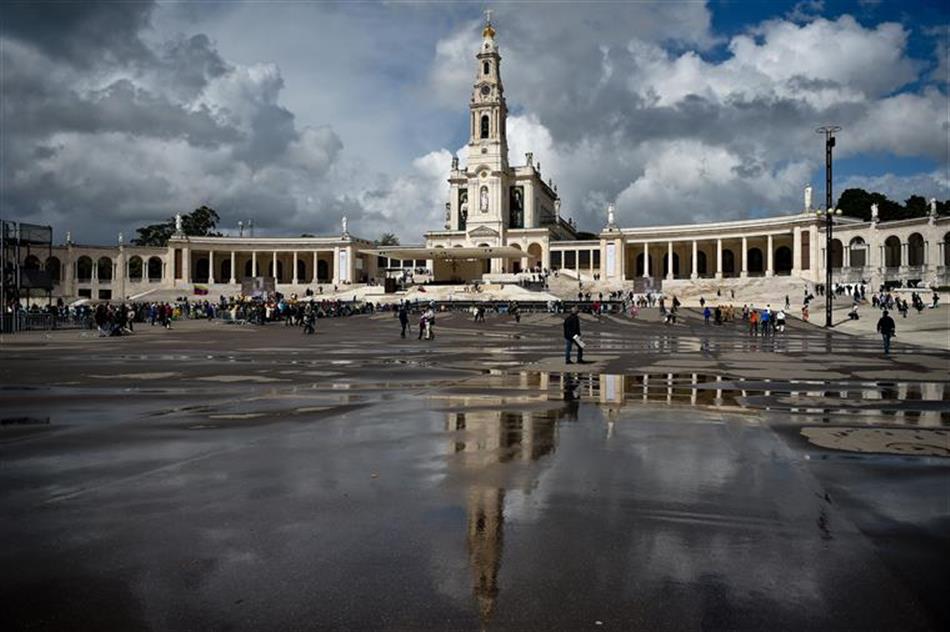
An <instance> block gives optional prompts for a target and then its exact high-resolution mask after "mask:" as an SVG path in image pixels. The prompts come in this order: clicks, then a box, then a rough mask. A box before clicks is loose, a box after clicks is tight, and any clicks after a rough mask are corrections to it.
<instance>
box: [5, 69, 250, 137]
mask: <svg viewBox="0 0 950 632" xmlns="http://www.w3.org/2000/svg"><path fill="white" fill-rule="evenodd" d="M38 79H39V80H38V81H37V82H36V84H35V85H36V88H37V89H36V90H35V91H32V92H29V93H24V92H25V91H23V90H22V87H23V84H18V85H16V86H11V85H9V84H7V83H6V82H4V85H3V88H4V90H5V92H6V94H7V98H6V99H4V105H3V109H4V119H5V120H7V121H16V128H15V130H14V131H13V133H14V135H15V137H17V138H22V137H24V136H32V137H36V138H43V137H47V136H49V135H51V134H53V133H58V132H77V133H83V134H97V133H104V132H120V133H126V134H132V135H136V136H145V137H153V138H165V139H172V138H181V139H183V140H186V141H187V142H189V143H191V144H194V145H199V146H216V145H218V144H221V143H227V142H234V141H236V140H238V139H239V138H241V134H240V133H239V132H238V131H237V130H236V129H234V128H230V127H225V126H222V125H220V124H218V122H216V121H215V119H214V118H212V116H211V115H210V113H209V112H208V111H207V109H198V110H196V111H188V110H186V109H184V108H182V107H181V106H178V105H175V104H173V103H170V102H169V101H168V100H167V99H165V98H164V97H162V96H160V95H155V94H152V93H150V92H148V91H146V90H143V89H141V88H138V87H136V86H135V85H134V84H133V83H132V82H131V81H130V80H128V79H121V80H119V81H116V82H115V83H112V84H111V85H109V86H107V87H106V88H104V89H102V90H97V91H95V92H93V93H91V94H90V95H89V96H88V97H85V96H80V95H79V94H77V93H76V92H75V91H73V90H68V89H62V86H57V85H55V84H52V85H51V84H48V83H45V82H43V81H42V79H41V78H38ZM11 88H13V89H11ZM17 88H20V89H17Z"/></svg>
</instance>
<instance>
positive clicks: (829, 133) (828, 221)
mask: <svg viewBox="0 0 950 632" xmlns="http://www.w3.org/2000/svg"><path fill="white" fill-rule="evenodd" d="M840 131H841V126H840V125H824V126H822V127H819V128H818V129H816V130H815V132H817V133H818V134H824V136H825V327H833V326H834V324H833V322H832V318H831V299H832V288H831V282H832V281H831V262H832V259H831V242H832V232H833V231H834V216H835V207H834V200H833V199H832V191H831V160H832V156H831V150H832V149H834V146H835V132H840ZM838 214H839V215H840V214H841V211H838ZM842 255H843V253H842Z"/></svg>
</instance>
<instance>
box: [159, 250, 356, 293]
mask: <svg viewBox="0 0 950 632" xmlns="http://www.w3.org/2000/svg"><path fill="white" fill-rule="evenodd" d="M174 256H175V270H174V279H172V281H173V282H185V283H191V282H194V283H207V284H209V285H213V284H216V283H227V284H231V285H234V284H237V283H240V282H241V280H242V279H243V278H245V277H261V276H266V277H273V278H275V279H277V282H278V283H289V284H291V285H308V284H318V283H348V282H354V281H357V280H358V279H357V273H358V262H359V261H360V259H359V258H358V257H357V255H356V252H355V250H354V249H352V248H345V247H332V248H315V249H306V250H304V249H293V250H278V249H269V250H262V249H227V250H225V249H223V248H220V247H217V248H201V247H198V246H184V247H182V248H179V249H176V252H175V255H174ZM203 260H204V261H206V262H207V263H206V265H207V275H205V271H204V270H200V271H199V270H198V269H197V268H198V266H199V265H200V264H201V263H202V261H203ZM225 262H226V263H227V266H224V265H222V264H223V263H225ZM288 263H289V270H284V266H286V265H288ZM202 267H204V266H202ZM199 272H200V276H198V273H199Z"/></svg>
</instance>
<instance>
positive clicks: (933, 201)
mask: <svg viewBox="0 0 950 632" xmlns="http://www.w3.org/2000/svg"><path fill="white" fill-rule="evenodd" d="M928 217H929V218H930V225H931V226H933V225H934V224H936V223H937V198H930V213H929V215H928Z"/></svg>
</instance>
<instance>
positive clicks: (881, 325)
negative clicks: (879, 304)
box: [877, 309, 897, 354]
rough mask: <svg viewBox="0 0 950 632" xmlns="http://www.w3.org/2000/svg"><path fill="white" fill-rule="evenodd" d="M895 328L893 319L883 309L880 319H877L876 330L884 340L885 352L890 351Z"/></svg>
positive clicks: (888, 352)
mask: <svg viewBox="0 0 950 632" xmlns="http://www.w3.org/2000/svg"><path fill="white" fill-rule="evenodd" d="M896 330H897V325H896V324H895V323H894V319H893V318H891V317H890V316H889V315H888V313H887V310H886V309H885V310H884V311H883V312H882V314H881V318H880V320H878V321H877V331H878V333H880V334H881V338H882V339H883V340H884V353H886V354H890V352H891V338H893V337H894V333H895V331H896Z"/></svg>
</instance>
